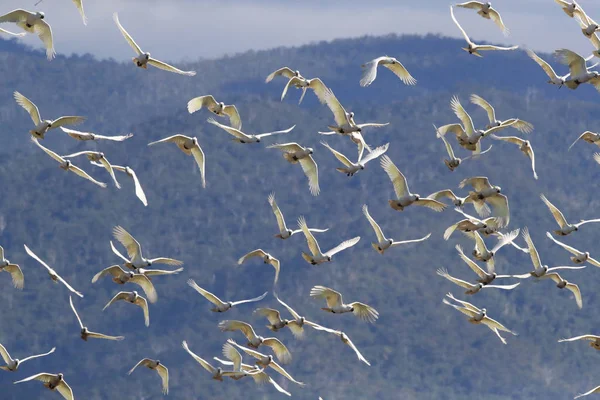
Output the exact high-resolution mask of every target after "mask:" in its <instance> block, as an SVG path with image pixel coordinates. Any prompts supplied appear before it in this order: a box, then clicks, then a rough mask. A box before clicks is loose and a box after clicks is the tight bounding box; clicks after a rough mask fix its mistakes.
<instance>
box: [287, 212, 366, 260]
mask: <svg viewBox="0 0 600 400" xmlns="http://www.w3.org/2000/svg"><path fill="white" fill-rule="evenodd" d="M298 226H299V227H300V229H302V232H303V233H304V236H305V237H306V242H307V244H308V248H309V250H310V252H311V253H312V255H309V254H307V253H305V252H302V258H304V260H305V261H306V262H307V263H309V264H311V265H318V264H322V263H324V262H331V260H332V257H333V256H334V255H336V254H337V253H339V252H340V251H342V250H346V249H348V248H350V247H352V246H354V245H355V244H356V243H358V242H359V240H360V236H357V237H355V238H352V239H348V240H345V241H343V242H342V243H340V244H339V245H337V246H336V247H334V248H333V249H331V250H329V251H327V252H325V253H323V252H321V248H320V247H319V243H318V242H317V239H315V237H314V236H313V234H312V232H311V231H310V230H309V229H308V226H307V225H306V220H305V219H304V217H302V216H301V217H300V218H298Z"/></svg>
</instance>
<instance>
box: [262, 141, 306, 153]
mask: <svg viewBox="0 0 600 400" xmlns="http://www.w3.org/2000/svg"><path fill="white" fill-rule="evenodd" d="M267 149H278V150H281V151H283V152H286V153H293V152H297V151H303V150H304V147H302V146H300V145H299V144H298V143H296V142H290V143H275V144H272V145H270V146H267Z"/></svg>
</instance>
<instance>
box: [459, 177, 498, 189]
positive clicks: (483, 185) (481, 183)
mask: <svg viewBox="0 0 600 400" xmlns="http://www.w3.org/2000/svg"><path fill="white" fill-rule="evenodd" d="M467 185H471V186H472V187H473V189H475V190H476V191H478V192H481V191H482V190H484V189H491V188H492V185H490V181H489V179H488V178H487V177H485V176H475V177H472V178H466V179H463V180H462V181H461V182H460V183H459V185H458V187H459V188H460V189H462V188H464V187H465V186H467Z"/></svg>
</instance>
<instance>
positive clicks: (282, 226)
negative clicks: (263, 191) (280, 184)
mask: <svg viewBox="0 0 600 400" xmlns="http://www.w3.org/2000/svg"><path fill="white" fill-rule="evenodd" d="M269 204H270V205H271V209H272V210H273V214H275V218H276V219H277V226H278V227H279V230H280V231H282V232H283V231H285V230H287V226H286V225H285V218H284V217H283V213H282V212H281V210H280V209H279V206H278V205H277V202H276V201H275V193H271V194H269Z"/></svg>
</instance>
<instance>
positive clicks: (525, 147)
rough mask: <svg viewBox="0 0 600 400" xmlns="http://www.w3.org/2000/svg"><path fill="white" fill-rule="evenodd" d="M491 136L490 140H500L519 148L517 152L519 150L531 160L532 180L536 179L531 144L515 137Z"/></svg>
mask: <svg viewBox="0 0 600 400" xmlns="http://www.w3.org/2000/svg"><path fill="white" fill-rule="evenodd" d="M491 136H492V139H495V140H501V141H504V142H508V143H512V144H516V145H517V146H519V150H521V151H522V152H523V153H524V154H525V155H526V156H527V157H529V159H530V160H531V170H532V171H533V178H534V179H537V178H538V176H537V173H536V172H535V153H534V152H533V147H532V146H531V142H529V140H524V139H521V138H518V137H516V136H496V135H491Z"/></svg>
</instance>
